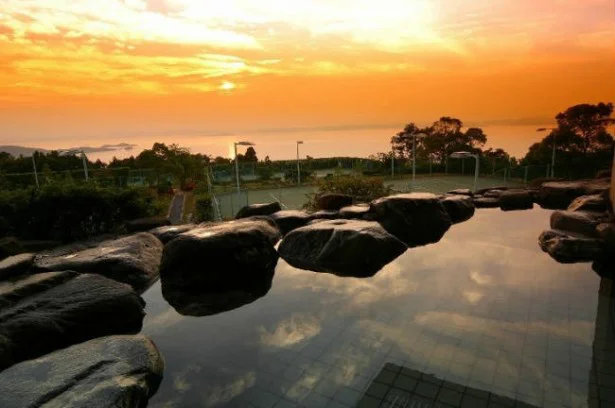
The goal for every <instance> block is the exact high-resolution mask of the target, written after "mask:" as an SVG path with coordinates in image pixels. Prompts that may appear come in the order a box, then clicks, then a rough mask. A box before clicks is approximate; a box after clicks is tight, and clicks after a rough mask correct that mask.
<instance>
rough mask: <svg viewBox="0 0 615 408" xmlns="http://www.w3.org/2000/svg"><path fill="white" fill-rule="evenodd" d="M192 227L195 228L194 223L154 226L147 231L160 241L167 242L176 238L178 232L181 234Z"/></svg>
mask: <svg viewBox="0 0 615 408" xmlns="http://www.w3.org/2000/svg"><path fill="white" fill-rule="evenodd" d="M194 228H196V225H195V224H181V225H169V226H166V227H159V228H154V229H153V230H151V231H149V232H150V234H152V235H154V236H155V237H156V238H158V239H159V240H160V242H162V243H163V244H166V243H167V242H169V241H172V240H174V239H175V238H177V236H178V235H179V234H183V233H184V232H188V231H190V230H191V229H194Z"/></svg>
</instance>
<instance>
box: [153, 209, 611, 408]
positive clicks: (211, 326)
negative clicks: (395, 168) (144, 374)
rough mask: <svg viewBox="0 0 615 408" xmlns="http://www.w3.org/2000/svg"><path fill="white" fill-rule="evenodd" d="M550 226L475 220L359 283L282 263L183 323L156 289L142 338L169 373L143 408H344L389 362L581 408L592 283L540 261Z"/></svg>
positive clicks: (508, 217) (516, 216)
mask: <svg viewBox="0 0 615 408" xmlns="http://www.w3.org/2000/svg"><path fill="white" fill-rule="evenodd" d="M549 214H550V212H548V211H545V210H539V209H536V210H533V211H521V212H510V213H503V212H501V211H499V210H497V209H496V210H479V211H477V213H476V215H475V217H474V218H473V219H471V220H470V221H468V222H466V223H463V224H460V225H455V226H453V227H452V229H451V230H450V231H449V232H448V233H447V234H446V235H445V237H444V238H443V239H442V240H441V241H440V242H439V243H437V244H434V245H429V246H426V247H421V248H414V249H411V250H408V251H407V252H406V253H405V254H403V255H402V256H400V257H399V258H398V259H396V260H395V261H394V262H393V263H391V264H389V265H387V266H386V267H385V268H384V269H383V270H382V271H381V272H379V273H378V274H377V275H376V276H374V277H372V278H368V279H358V278H342V277H337V276H334V275H329V274H324V273H315V272H309V271H302V270H297V269H294V268H292V267H290V266H289V265H288V264H286V263H285V262H284V261H283V260H281V259H280V261H279V263H278V266H277V269H276V274H275V276H274V279H273V285H272V288H271V290H270V291H269V293H268V294H267V295H265V296H264V297H263V298H260V299H258V300H256V301H255V302H254V303H251V304H248V305H246V306H243V307H240V308H238V309H235V310H232V311H229V312H225V313H221V314H218V315H213V316H206V317H185V316H181V315H180V314H178V313H177V312H176V311H175V310H174V309H173V308H172V307H170V306H169V305H168V304H167V303H166V301H164V299H163V298H162V296H161V294H160V283H157V284H156V285H155V286H154V287H152V288H151V289H150V290H149V291H148V292H147V293H146V294H145V296H144V298H145V299H146V301H147V312H148V314H147V317H146V319H145V324H144V330H143V332H144V333H145V334H147V335H150V336H151V337H152V338H153V340H154V341H155V343H156V344H157V345H158V347H159V348H160V350H161V352H162V354H163V355H164V357H165V360H166V371H165V378H164V380H163V383H162V385H161V388H160V390H159V391H158V393H157V395H156V396H155V397H154V398H153V399H152V400H151V401H150V405H149V406H150V407H168V408H170V407H197V406H226V405H228V406H242V404H243V403H244V402H248V401H249V402H250V403H252V404H254V405H255V406H274V404H276V403H279V402H280V401H281V400H282V399H285V400H289V401H291V402H296V403H298V402H303V403H306V401H310V399H311V400H313V401H320V403H323V404H326V403H331V404H333V403H335V404H338V405H336V406H345V405H346V406H353V405H354V403H355V402H356V399H357V398H358V397H360V396H361V395H362V391H364V389H365V387H367V386H368V385H369V382H370V380H371V379H372V378H373V376H374V375H376V374H377V373H378V371H379V370H380V369H381V367H382V365H383V364H384V363H386V362H394V363H396V364H399V365H404V366H406V367H410V368H413V369H416V370H420V371H423V372H428V373H432V374H434V375H436V376H438V377H440V378H442V379H446V380H449V381H452V382H456V383H460V384H461V385H465V386H471V387H474V388H478V389H483V390H487V391H491V392H493V393H497V394H499V395H505V396H509V397H511V398H516V399H520V400H523V401H525V402H528V403H531V404H534V405H542V404H543V403H546V402H557V401H559V402H560V403H562V404H563V405H565V406H566V405H574V406H576V404H581V405H584V404H587V401H588V397H587V394H588V382H589V372H590V369H591V357H592V341H593V339H594V326H595V322H596V313H597V308H598V299H599V296H598V290H599V286H600V279H599V277H598V276H597V275H596V274H595V273H593V272H592V270H591V266H590V265H589V264H577V265H562V264H558V263H556V262H555V261H553V260H552V259H551V258H550V257H549V256H548V255H546V254H544V253H542V252H541V251H540V249H539V247H538V244H537V238H538V236H539V234H540V232H541V231H542V230H543V229H545V228H547V227H548V222H549ZM204 265H206V260H204ZM320 403H317V404H316V405H317V406H318V405H319V404H320ZM340 404H341V405H340ZM246 406H248V405H246ZM289 406H290V405H289ZM323 406H325V405H323Z"/></svg>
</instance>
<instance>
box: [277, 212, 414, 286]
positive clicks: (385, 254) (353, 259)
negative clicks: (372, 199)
mask: <svg viewBox="0 0 615 408" xmlns="http://www.w3.org/2000/svg"><path fill="white" fill-rule="evenodd" d="M406 249H407V246H406V245H405V244H404V243H403V242H401V241H400V240H399V239H397V238H395V237H394V236H393V235H391V234H389V233H388V232H387V231H385V229H384V228H382V226H381V225H380V224H378V223H377V222H370V221H359V220H331V221H322V222H319V223H317V224H312V225H308V226H305V227H302V228H298V229H296V230H294V231H292V232H291V233H289V234H288V235H286V237H284V239H283V240H282V242H281V243H280V246H279V248H278V251H279V253H280V256H281V257H282V258H283V259H284V260H285V261H286V262H288V263H289V264H290V265H292V266H294V267H296V268H300V269H308V270H312V271H316V272H329V273H333V274H336V275H340V276H356V277H367V276H373V275H374V274H375V273H376V272H378V271H379V270H380V269H382V267H383V266H385V265H386V264H388V263H389V262H391V261H392V260H393V259H395V258H397V257H398V256H399V255H401V254H402V253H403V252H404V251H405V250H406Z"/></svg>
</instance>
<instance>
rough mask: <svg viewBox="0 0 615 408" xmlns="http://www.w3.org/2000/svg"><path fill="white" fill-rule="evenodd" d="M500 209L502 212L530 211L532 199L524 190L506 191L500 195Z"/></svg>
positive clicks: (532, 205) (532, 203)
mask: <svg viewBox="0 0 615 408" xmlns="http://www.w3.org/2000/svg"><path fill="white" fill-rule="evenodd" d="M500 208H501V209H502V210H503V211H515V210H531V209H532V208H534V198H533V197H532V195H531V194H530V192H529V191H526V190H506V191H503V192H502V194H501V195H500Z"/></svg>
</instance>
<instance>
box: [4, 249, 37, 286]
mask: <svg viewBox="0 0 615 408" xmlns="http://www.w3.org/2000/svg"><path fill="white" fill-rule="evenodd" d="M33 263H34V254H19V255H15V256H10V257H8V258H6V259H4V260H2V261H0V281H2V280H5V279H10V278H14V277H17V276H21V275H25V274H27V273H28V272H30V269H31V268H32V265H33Z"/></svg>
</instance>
